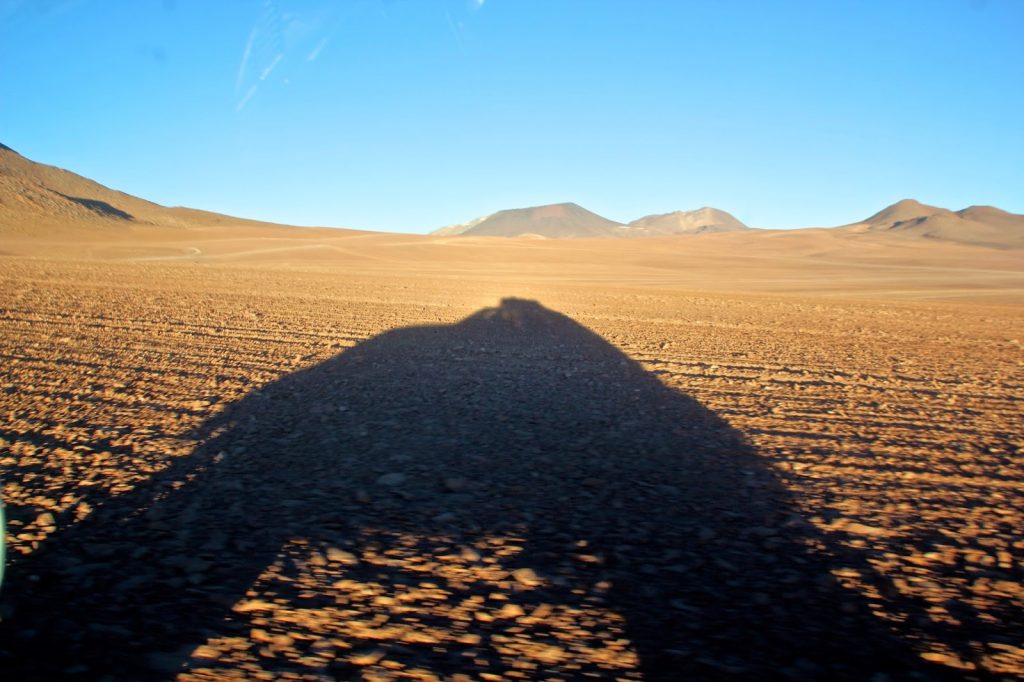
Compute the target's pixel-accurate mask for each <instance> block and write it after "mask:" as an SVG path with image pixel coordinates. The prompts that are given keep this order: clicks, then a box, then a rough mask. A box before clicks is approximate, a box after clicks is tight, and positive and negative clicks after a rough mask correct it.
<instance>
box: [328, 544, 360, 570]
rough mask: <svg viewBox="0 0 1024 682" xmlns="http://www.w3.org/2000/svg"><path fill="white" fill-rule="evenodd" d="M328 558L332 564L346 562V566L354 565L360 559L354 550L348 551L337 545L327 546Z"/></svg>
mask: <svg viewBox="0 0 1024 682" xmlns="http://www.w3.org/2000/svg"><path fill="white" fill-rule="evenodd" d="M327 560H328V561H329V562H331V563H332V564H344V565H346V566H352V565H354V564H358V563H359V559H357V558H356V555H355V554H353V553H352V552H346V551H345V550H343V549H338V548H337V547H328V548H327Z"/></svg>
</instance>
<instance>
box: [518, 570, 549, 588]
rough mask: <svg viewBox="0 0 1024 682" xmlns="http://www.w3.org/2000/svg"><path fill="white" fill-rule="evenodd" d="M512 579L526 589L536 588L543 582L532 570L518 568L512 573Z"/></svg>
mask: <svg viewBox="0 0 1024 682" xmlns="http://www.w3.org/2000/svg"><path fill="white" fill-rule="evenodd" d="M512 577H513V578H515V579H516V582H517V583H519V584H520V585H524V586H526V587H536V586H537V585H540V584H541V582H542V581H541V579H540V578H539V577H537V573H536V572H535V571H534V570H533V569H532V568H517V569H516V570H514V571H512Z"/></svg>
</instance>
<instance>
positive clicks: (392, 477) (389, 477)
mask: <svg viewBox="0 0 1024 682" xmlns="http://www.w3.org/2000/svg"><path fill="white" fill-rule="evenodd" d="M403 483H405V474H400V473H398V472H394V473H390V474H384V475H383V476H381V477H379V478H378V479H377V485H383V486H387V487H388V488H394V487H395V486H399V485H402V484H403Z"/></svg>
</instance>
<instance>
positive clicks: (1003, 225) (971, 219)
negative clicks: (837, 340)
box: [838, 199, 1024, 249]
mask: <svg viewBox="0 0 1024 682" xmlns="http://www.w3.org/2000/svg"><path fill="white" fill-rule="evenodd" d="M838 229H841V230H844V231H846V232H850V233H884V234H890V235H894V236H900V237H917V238H927V239H938V240H942V241H950V242H959V243H962V244H973V245H976V246H990V247H996V248H1004V249H1008V248H1014V249H1015V248H1024V215H1018V214H1016V213H1008V212H1006V211H1002V210H1000V209H998V208H995V207H992V206H969V207H967V208H965V209H962V210H960V211H950V210H948V209H945V208H938V207H936V206H928V205H927V204H922V203H920V202H917V201H914V200H913V199H904V200H902V201H898V202H896V203H895V204H893V205H891V206H887V207H886V208H884V209H882V210H881V211H879V212H878V213H875V214H874V215H872V216H871V217H869V218H866V219H865V220H863V221H861V222H859V223H854V224H853V225H848V226H845V227H843V228H838Z"/></svg>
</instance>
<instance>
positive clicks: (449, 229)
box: [430, 213, 494, 237]
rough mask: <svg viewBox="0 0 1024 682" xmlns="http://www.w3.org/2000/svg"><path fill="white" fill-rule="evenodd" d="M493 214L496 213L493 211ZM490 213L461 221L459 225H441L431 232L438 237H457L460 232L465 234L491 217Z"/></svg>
mask: <svg viewBox="0 0 1024 682" xmlns="http://www.w3.org/2000/svg"><path fill="white" fill-rule="evenodd" d="M491 215H494V214H493V213H492V214H491ZM490 217H491V216H490V215H485V216H481V217H479V218H473V219H472V220H470V221H469V222H467V223H459V224H458V225H446V226H445V227H439V228H437V229H436V230H434V231H433V232H431V233H430V234H434V235H437V236H438V237H457V236H458V235H460V234H464V233H465V232H466V231H467V230H472V229H473V228H474V227H476V226H477V225H479V224H480V223H482V222H483V221H485V220H487V219H488V218H490Z"/></svg>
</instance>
